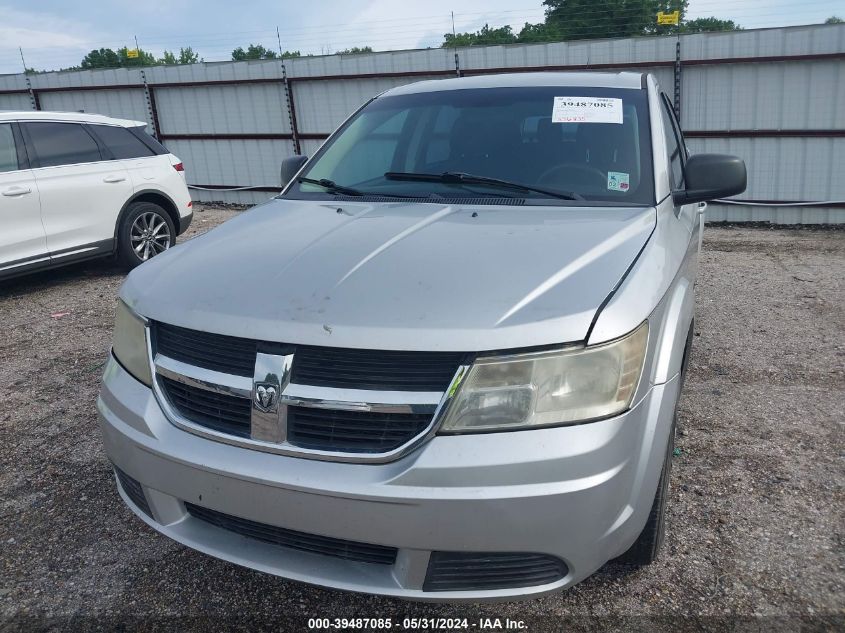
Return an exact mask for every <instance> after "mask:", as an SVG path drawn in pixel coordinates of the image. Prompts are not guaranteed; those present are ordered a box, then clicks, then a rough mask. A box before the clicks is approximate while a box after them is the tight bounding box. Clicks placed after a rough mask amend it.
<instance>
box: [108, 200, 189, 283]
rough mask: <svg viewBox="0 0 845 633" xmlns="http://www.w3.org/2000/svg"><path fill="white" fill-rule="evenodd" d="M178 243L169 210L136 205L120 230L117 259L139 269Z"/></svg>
mask: <svg viewBox="0 0 845 633" xmlns="http://www.w3.org/2000/svg"><path fill="white" fill-rule="evenodd" d="M175 243H176V227H175V226H174V224H173V220H172V219H171V218H170V215H169V214H168V213H167V211H165V210H164V209H163V208H161V207H160V206H158V205H157V204H154V203H152V202H133V203H132V204H131V205H129V208H128V209H127V211H126V213H125V215H124V216H123V219H122V220H121V221H120V226H119V227H118V229H117V259H118V261H119V262H120V264H121V265H123V266H125V267H126V268H130V269H131V268H135V267H136V266H138V265H140V264H143V263H144V262H145V261H147V260H148V259H151V258H153V257H155V256H156V255H158V254H160V253H163V252H164V251H166V250H167V249H168V248H170V247H171V246H173V245H174V244H175Z"/></svg>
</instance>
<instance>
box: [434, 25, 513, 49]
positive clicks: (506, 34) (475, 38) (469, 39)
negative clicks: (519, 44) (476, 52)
mask: <svg viewBox="0 0 845 633" xmlns="http://www.w3.org/2000/svg"><path fill="white" fill-rule="evenodd" d="M443 37H444V39H445V41H444V42H443V44H441V47H442V48H452V47H457V46H489V45H491V44H514V43H516V41H517V39H516V35H514V33H513V29H511V27H510V26H502V27H500V28H498V29H491V28H490V25H489V24H485V25H484V26H483V27H481V29H480V30H479V31H476V32H475V33H458V34H456V35H452V34H451V33H446V34H445V35H444V36H443Z"/></svg>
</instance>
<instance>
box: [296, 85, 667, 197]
mask: <svg viewBox="0 0 845 633" xmlns="http://www.w3.org/2000/svg"><path fill="white" fill-rule="evenodd" d="M651 164H652V162H651V141H650V135H649V125H648V106H647V100H646V92H645V91H644V90H621V89H609V88H578V87H558V88H555V87H536V88H480V89H466V90H448V91H435V92H423V93H417V94H408V95H397V96H385V97H380V98H377V99H375V100H373V101H372V102H370V103H369V104H368V105H367V106H366V107H364V108H363V109H362V110H361V111H360V112H358V113H357V114H356V115H355V116H354V117H352V118H351V119H350V120H349V121H348V122H347V123H346V124H345V125H344V126H343V127H342V128H341V129H340V130H339V131H338V132H337V133H335V134H334V135H333V136H332V137H331V138H330V139H329V140H328V141H327V142H326V143H325V144H324V146H323V147H322V148H321V150H320V151H319V152H318V153H317V155H316V156H315V157H314V160H313V161H312V162H311V164H310V165H309V167H308V169H307V170H306V171H304V172H303V173H302V176H303V177H305V178H307V179H310V180H311V181H312V182H310V183H309V182H295V183H293V184H292V185H291V187H290V188H289V189H288V191H287V193H286V195H287V196H291V197H297V198H322V199H327V198H332V197H333V196H336V195H338V194H343V193H344V192H343V191H339V190H338V189H334V190H332V188H331V187H327V186H326V182H330V183H331V185H336V186H337V187H340V188H346V189H347V190H355V193H360V194H364V195H368V194H369V195H378V196H390V195H395V196H414V197H418V196H419V197H429V196H434V197H447V196H448V197H450V198H453V197H478V196H480V195H481V196H485V197H502V198H503V200H502V203H503V204H507V198H513V197H518V198H524V199H526V200H538V201H542V203H543V204H567V205H577V204H584V201H587V202H588V203H591V204H595V203H607V204H626V203H631V204H644V205H651V204H654V186H653V177H652V172H651ZM447 172H448V173H462V174H470V175H472V176H482V177H486V178H495V179H498V180H505V181H508V182H510V183H516V184H521V185H526V186H529V187H536V188H538V189H542V190H546V191H547V192H552V193H554V192H566V193H567V194H573V193H574V194H576V195H577V197H578V198H581V197H583V200H578V201H572V200H571V199H567V196H566V195H564V196H558V197H555V196H553V195H550V194H549V193H543V192H542V191H528V190H519V189H516V188H513V189H508V188H503V187H502V186H501V185H499V186H494V185H492V184H490V183H483V182H465V181H461V180H460V179H457V178H444V179H437V178H426V179H414V178H408V177H390V175H391V174H396V173H400V174H405V175H407V174H427V175H440V174H444V173H447ZM386 174H388V176H386ZM316 181H323V184H318V183H317V182H316Z"/></svg>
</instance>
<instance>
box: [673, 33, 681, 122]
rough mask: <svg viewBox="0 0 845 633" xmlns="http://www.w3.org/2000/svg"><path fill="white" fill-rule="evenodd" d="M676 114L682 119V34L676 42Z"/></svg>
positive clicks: (679, 119)
mask: <svg viewBox="0 0 845 633" xmlns="http://www.w3.org/2000/svg"><path fill="white" fill-rule="evenodd" d="M674 106H675V116H676V117H678V122H679V123H680V121H681V34H680V33H678V41H677V42H676V43H675V103H674Z"/></svg>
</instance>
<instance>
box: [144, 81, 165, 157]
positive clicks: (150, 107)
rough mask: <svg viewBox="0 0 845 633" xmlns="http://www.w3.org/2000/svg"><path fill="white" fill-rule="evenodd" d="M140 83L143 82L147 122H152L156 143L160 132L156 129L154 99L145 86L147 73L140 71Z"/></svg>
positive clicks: (156, 116) (159, 138)
mask: <svg viewBox="0 0 845 633" xmlns="http://www.w3.org/2000/svg"><path fill="white" fill-rule="evenodd" d="M141 81H142V82H144V99H145V101H146V102H147V114H148V115H149V120H150V121H151V122H152V128H153V136H154V137H155V139H156V140H157V141H160V140H161V137H160V134H159V133H160V130H159V129H158V113H157V112H156V107H155V97H154V96H153V91H152V89H151V88H150V86H149V84H147V73H145V72H144V71H143V70H142V71H141Z"/></svg>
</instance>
